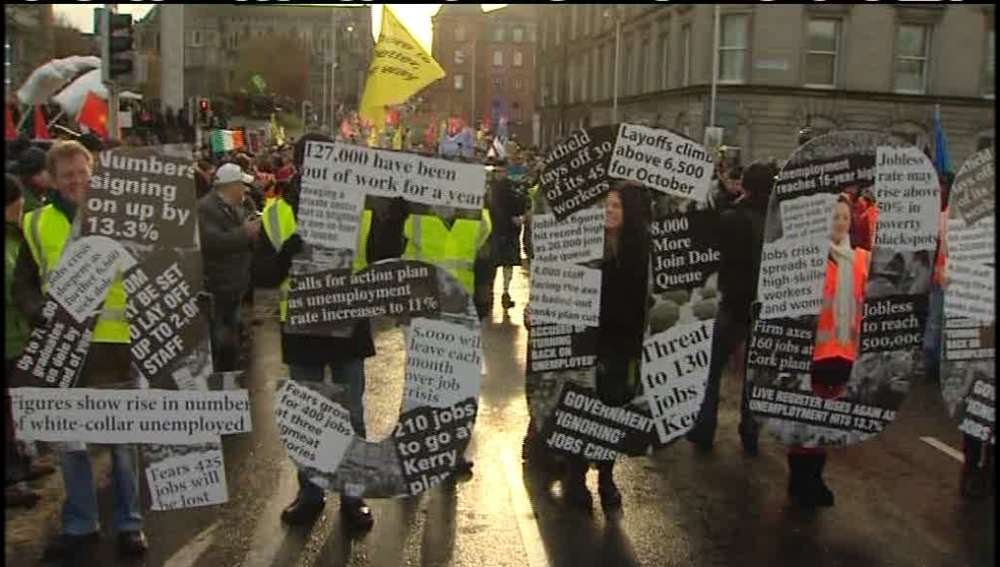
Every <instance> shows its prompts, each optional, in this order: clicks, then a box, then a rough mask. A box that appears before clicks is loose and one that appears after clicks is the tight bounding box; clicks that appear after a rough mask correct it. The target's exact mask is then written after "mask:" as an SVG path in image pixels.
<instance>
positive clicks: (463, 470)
mask: <svg viewBox="0 0 1000 567" xmlns="http://www.w3.org/2000/svg"><path fill="white" fill-rule="evenodd" d="M472 467H473V464H472V461H470V460H468V459H466V458H465V457H464V456H462V457H459V458H458V462H457V463H455V479H456V480H469V479H471V478H472Z"/></svg>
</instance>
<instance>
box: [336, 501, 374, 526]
mask: <svg viewBox="0 0 1000 567" xmlns="http://www.w3.org/2000/svg"><path fill="white" fill-rule="evenodd" d="M340 513H341V515H343V517H344V521H345V522H347V527H349V528H350V529H352V530H357V531H368V530H370V529H372V526H373V525H375V517H374V516H372V509H371V508H369V507H368V505H367V504H365V501H364V500H362V499H360V498H341V500H340Z"/></svg>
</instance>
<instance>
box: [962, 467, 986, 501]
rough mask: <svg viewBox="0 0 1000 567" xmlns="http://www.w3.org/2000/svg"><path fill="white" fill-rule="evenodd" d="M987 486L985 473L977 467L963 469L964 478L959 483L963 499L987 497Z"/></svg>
mask: <svg viewBox="0 0 1000 567" xmlns="http://www.w3.org/2000/svg"><path fill="white" fill-rule="evenodd" d="M986 485H987V481H986V474H985V471H983V470H981V469H977V468H975V467H962V478H961V481H960V482H959V491H960V492H961V494H962V498H965V499H967V500H977V499H979V498H982V497H983V496H985V495H986V488H987V486H986Z"/></svg>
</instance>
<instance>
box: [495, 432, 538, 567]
mask: <svg viewBox="0 0 1000 567" xmlns="http://www.w3.org/2000/svg"><path fill="white" fill-rule="evenodd" d="M500 460H501V461H503V468H504V472H505V473H506V474H507V487H508V488H509V489H510V501H511V505H512V506H513V508H514V519H515V520H517V531H519V532H520V533H521V543H522V546H523V547H524V555H525V557H526V558H527V560H528V561H527V565H528V567H548V565H549V560H548V556H547V555H546V554H545V546H544V545H543V544H542V535H541V533H540V532H539V530H538V522H536V521H535V513H534V511H533V510H532V508H531V501H530V500H528V491H527V490H525V489H524V479H522V478H521V476H520V475H518V474H517V469H516V468H515V466H514V456H513V454H512V453H511V450H510V449H506V450H504V451H503V453H501V455H500Z"/></svg>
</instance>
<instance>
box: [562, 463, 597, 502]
mask: <svg viewBox="0 0 1000 567" xmlns="http://www.w3.org/2000/svg"><path fill="white" fill-rule="evenodd" d="M562 488H563V500H565V501H566V503H567V504H569V505H571V506H573V507H575V508H580V509H581V510H587V511H590V509H591V508H593V507H594V497H593V496H591V494H590V490H588V489H587V483H586V477H585V476H583V475H574V474H572V473H571V472H568V473H567V474H566V475H564V476H563V481H562Z"/></svg>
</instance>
